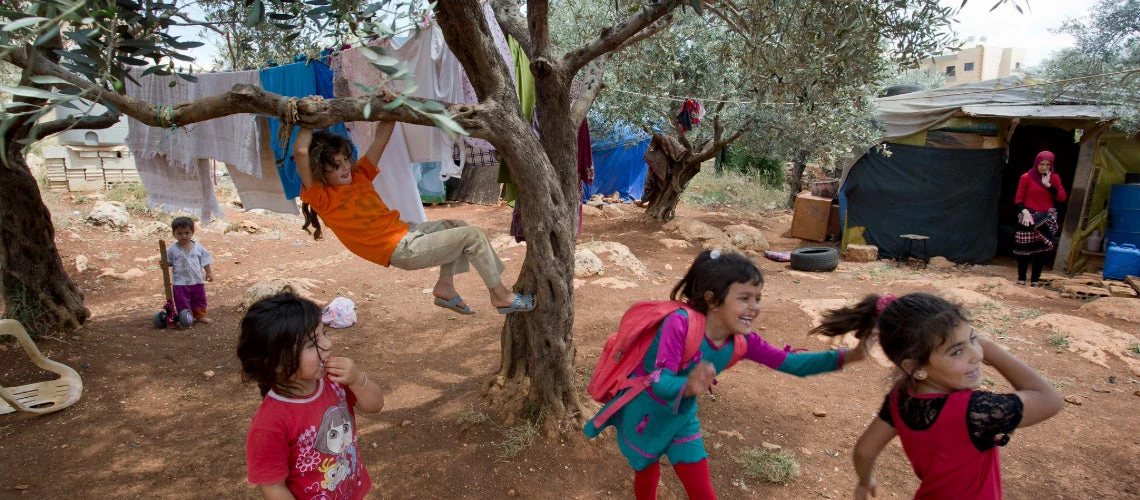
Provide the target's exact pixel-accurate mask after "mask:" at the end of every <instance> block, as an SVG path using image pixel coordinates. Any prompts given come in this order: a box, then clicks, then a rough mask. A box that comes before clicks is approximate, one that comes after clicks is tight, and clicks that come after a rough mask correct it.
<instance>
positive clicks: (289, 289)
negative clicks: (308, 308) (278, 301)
mask: <svg viewBox="0 0 1140 500" xmlns="http://www.w3.org/2000/svg"><path fill="white" fill-rule="evenodd" d="M314 283H315V280H310V279H305V278H294V279H282V278H274V279H268V280H265V281H260V282H257V283H254V284H253V286H251V287H249V288H247V289H246V290H245V292H244V293H243V294H242V304H243V305H244V306H245V308H246V309H249V306H252V305H253V304H254V303H256V302H257V301H259V300H261V299H264V298H266V297H272V296H274V295H277V294H281V293H292V294H294V295H296V296H298V297H302V298H306V299H309V300H311V301H313V302H316V303H317V304H318V305H320V306H321V307H324V306H325V302H324V301H322V300H318V299H317V298H316V297H314V296H313V294H312V292H311V291H309V289H310V288H318V287H317V286H316V285H315V284H314Z"/></svg>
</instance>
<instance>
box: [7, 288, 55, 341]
mask: <svg viewBox="0 0 1140 500" xmlns="http://www.w3.org/2000/svg"><path fill="white" fill-rule="evenodd" d="M4 299H5V301H6V302H7V309H6V310H5V311H4V315H3V317H4V318H7V319H14V320H16V321H19V322H20V324H22V325H24V329H26V330H27V331H28V335H29V336H31V337H32V338H33V339H34V338H37V337H39V336H41V335H45V334H47V333H48V331H50V329H51V326H52V324H51V321H50V318H51V315H50V314H49V311H48V310H47V309H46V308H45V307H44V304H43V302H41V301H40V300H39V298H38V297H37V296H36V294H35V293H33V292H32V291H31V290H28V289H27V288H26V287H25V286H24V283H23V282H21V281H18V280H11V282H8V281H6V282H5V283H4Z"/></svg>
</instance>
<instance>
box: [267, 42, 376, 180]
mask: <svg viewBox="0 0 1140 500" xmlns="http://www.w3.org/2000/svg"><path fill="white" fill-rule="evenodd" d="M259 76H260V79H261V88H263V89H265V90H266V91H268V92H272V93H274V94H280V95H282V96H284V97H308V96H311V95H319V96H321V97H327V98H331V97H333V93H332V88H333V85H332V70H330V69H329V67H328V64H327V63H325V62H323V61H319V60H312V61H309V62H308V63H305V62H297V63H293V64H286V65H284V66H276V67H272V68H266V69H263V70H261V72H260V75H259ZM265 119H266V120H269V137H270V141H269V144H270V146H271V147H272V148H273V155H274V157H275V158H276V159H277V160H278V162H279V167H278V168H277V174H278V175H279V176H280V177H281V185H282V187H284V188H285V197H286V198H289V199H294V198H296V197H297V196H298V195H300V194H301V177H300V175H299V174H297V164H296V163H294V161H293V151H292V147H293V138H294V137H296V136H297V130H298V128H297V127H293V135H292V136H290V138H289V144H288V145H287V146H286V147H285V148H282V147H281V141H279V140H277V137H278V136H277V130H278V129H279V128H280V127H281V121H280V120H278V119H277V118H265ZM325 131H326V132H331V133H334V134H337V135H341V136H344V137H349V135H348V128H346V127H345V126H344V124H343V123H338V124H336V125H333V126H331V127H329V128H327V129H325ZM353 153H354V155H355V151H354V152H353Z"/></svg>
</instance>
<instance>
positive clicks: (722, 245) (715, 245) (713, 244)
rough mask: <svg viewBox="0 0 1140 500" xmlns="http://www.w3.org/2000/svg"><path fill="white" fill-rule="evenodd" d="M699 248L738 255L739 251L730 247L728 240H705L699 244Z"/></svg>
mask: <svg viewBox="0 0 1140 500" xmlns="http://www.w3.org/2000/svg"><path fill="white" fill-rule="evenodd" d="M701 248H703V249H705V250H720V251H721V252H733V253H740V249H738V248H736V247H735V246H732V243H731V242H729V241H728V240H722V239H720V238H713V239H709V240H705V241H704V242H702V243H701Z"/></svg>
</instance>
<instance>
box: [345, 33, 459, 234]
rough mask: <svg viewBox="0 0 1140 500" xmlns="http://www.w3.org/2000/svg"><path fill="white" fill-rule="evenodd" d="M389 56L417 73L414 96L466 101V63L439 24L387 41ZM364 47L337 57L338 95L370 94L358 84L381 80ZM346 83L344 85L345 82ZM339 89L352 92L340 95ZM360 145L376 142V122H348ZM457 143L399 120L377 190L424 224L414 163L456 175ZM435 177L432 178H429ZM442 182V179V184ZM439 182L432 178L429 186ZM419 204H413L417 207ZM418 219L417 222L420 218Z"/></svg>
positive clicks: (403, 217) (394, 206)
mask: <svg viewBox="0 0 1140 500" xmlns="http://www.w3.org/2000/svg"><path fill="white" fill-rule="evenodd" d="M385 47H387V49H388V54H389V55H391V56H392V57H395V58H396V59H399V60H400V61H403V62H404V63H405V64H406V65H407V69H408V71H409V72H411V73H412V75H413V76H414V79H413V82H414V83H415V85H416V90H415V92H412V93H411V94H410V95H411V96H413V97H421V98H425V99H433V100H437V101H443V102H464V99H465V97H464V92H463V85H462V80H463V66H462V65H460V64H459V60H458V59H456V58H455V55H454V54H453V53H452V52H451V50H450V49H448V48H447V44H446V42H445V41H444V38H443V32H442V31H441V30H440V29H439V27H438V26H435V25H433V26H432V27H431V28H430V29H424V30H421V31H420V32H419V33H418V34H417V35H416V36H413V37H411V38H408V39H406V40H398V41H393V42H391V43H387V42H386V45H385ZM362 50H367V49H363V48H360V47H353V48H351V49H348V50H344V51H342V52H340V53H339V54H337V55H335V56H334V57H333V59H332V66H333V68H334V70H335V73H336V77H335V79H334V80H335V81H334V87H335V88H336V91H337V92H338V94H337V95H338V97H356V96H361V95H364V94H365V91H364V90H361V89H360V88H359V86H357V85H351V84H348V82H352V83H359V84H360V85H363V86H366V87H376V86H378V85H379V83H380V72H379V70H377V69H376V68H375V67H374V66H372V65H371V64H369V63H368V60H367V59H365V58H364V56H363V54H362V53H361V51H362ZM342 81H343V82H344V83H342ZM390 85H391V90H393V91H399V90H401V89H403V88H404V85H405V84H404V83H403V82H392V83H391V84H390ZM340 92H348V94H347V95H341V94H340ZM349 129H350V131H351V135H352V140H353V142H354V143H355V144H358V145H361V144H371V142H372V138H373V137H374V136H375V129H376V124H375V123H374V122H364V123H360V122H355V123H350V124H349ZM455 143H456V141H455V140H454V139H452V138H450V137H448V136H447V134H445V133H444V132H443V131H442V130H439V129H438V128H435V127H428V126H423V125H410V124H406V123H397V124H396V127H395V130H394V131H393V133H392V138H391V139H390V140H389V142H388V147H387V148H385V150H384V154H383V155H381V157H380V165H378V167H379V168H380V175H378V176H377V177H376V179H375V180H374V181H373V185H374V186H376V191H377V192H379V193H380V197H381V198H382V199H383V200H384V203H385V204H386V205H388V206H389V207H391V208H392V209H394V210H399V211H400V214H401V220H404V221H405V222H423V221H425V220H427V215H426V213H425V212H424V211H423V206H422V203H421V201H420V195H421V194H424V193H420V192H419V190H418V184H419V183H418V182H417V179H416V177H415V174H414V172H413V166H412V164H413V163H431V162H437V163H438V167H439V168H438V172H439V175H448V176H450V175H457V174H459V171H460V170H459V168H457V167H455V165H454V163H453V162H452V161H451V158H452V149H453V147H454V145H455ZM429 181H432V180H429ZM439 184H440V185H442V179H441V180H440V182H439ZM428 185H434V183H433V182H428V184H425V186H428ZM427 189H428V191H430V192H428V193H427V196H428V197H429V198H434V197H436V196H438V194H437V193H436V191H435V188H427ZM413 205H414V206H413ZM417 219H418V220H417Z"/></svg>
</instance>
